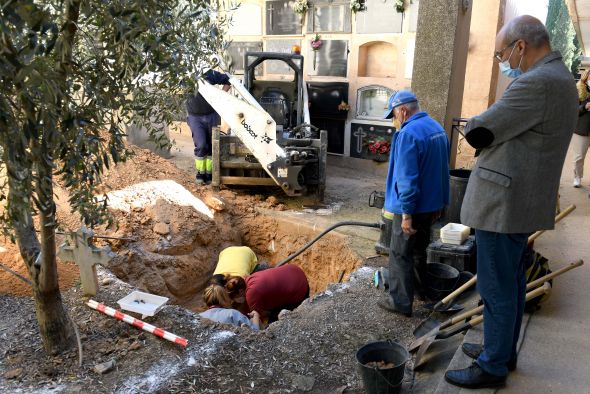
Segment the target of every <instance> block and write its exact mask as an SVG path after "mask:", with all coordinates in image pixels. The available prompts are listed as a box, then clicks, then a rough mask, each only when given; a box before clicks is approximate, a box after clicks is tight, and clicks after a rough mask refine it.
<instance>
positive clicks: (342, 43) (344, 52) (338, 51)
mask: <svg viewBox="0 0 590 394" xmlns="http://www.w3.org/2000/svg"><path fill="white" fill-rule="evenodd" d="M322 42H323V44H322V47H321V48H320V49H319V50H318V51H315V52H314V51H313V50H312V49H311V46H310V48H309V50H308V52H307V56H306V58H305V62H306V63H307V66H306V69H307V73H308V74H309V75H318V76H330V77H346V72H347V70H348V41H346V40H322ZM314 56H315V64H316V66H315V70H314V67H313V63H314Z"/></svg>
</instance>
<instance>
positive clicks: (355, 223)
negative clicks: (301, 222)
mask: <svg viewBox="0 0 590 394" xmlns="http://www.w3.org/2000/svg"><path fill="white" fill-rule="evenodd" d="M341 226H362V227H373V228H381V225H380V224H379V223H365V222H338V223H336V224H334V225H332V226H330V227H328V228H327V229H325V230H324V231H322V233H321V234H320V235H318V236H317V237H315V238H314V239H312V240H311V241H309V242H308V243H307V244H306V245H305V246H303V247H302V248H301V249H299V250H298V251H297V252H295V253H293V254H292V255H291V256H289V257H287V258H286V259H284V260H283V261H281V262H280V263H278V264H277V265H275V267H280V266H281V265H284V264H287V263H288V262H289V261H291V260H293V259H294V258H295V257H297V256H299V255H300V254H301V253H303V252H304V251H305V250H306V249H307V248H309V247H310V246H311V245H313V244H314V243H316V241H317V240H318V239H320V238H322V237H323V236H324V235H326V234H328V233H329V232H330V231H332V230H334V229H335V228H337V227H341Z"/></svg>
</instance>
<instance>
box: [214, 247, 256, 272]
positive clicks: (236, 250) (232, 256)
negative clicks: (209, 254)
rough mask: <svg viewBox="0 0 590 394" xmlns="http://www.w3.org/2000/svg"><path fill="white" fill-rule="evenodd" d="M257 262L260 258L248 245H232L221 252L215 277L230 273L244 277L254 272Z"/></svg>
mask: <svg viewBox="0 0 590 394" xmlns="http://www.w3.org/2000/svg"><path fill="white" fill-rule="evenodd" d="M257 264H258V259H257V258H256V254H254V252H253V251H252V249H250V248H249V247H247V246H230V247H229V248H225V249H223V250H222V251H221V253H219V260H218V261H217V267H216V268H215V271H214V272H213V277H214V278H215V275H224V274H229V275H230V276H239V277H242V278H244V277H246V276H247V275H250V274H251V273H252V272H254V269H255V268H256V265H257Z"/></svg>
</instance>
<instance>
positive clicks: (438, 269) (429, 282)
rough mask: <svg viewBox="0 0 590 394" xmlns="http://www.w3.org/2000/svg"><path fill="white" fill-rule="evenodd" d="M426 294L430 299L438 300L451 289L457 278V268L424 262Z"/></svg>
mask: <svg viewBox="0 0 590 394" xmlns="http://www.w3.org/2000/svg"><path fill="white" fill-rule="evenodd" d="M425 277H426V283H425V287H426V295H427V297H428V298H430V299H431V300H433V301H434V300H436V301H438V300H440V299H442V298H444V297H446V296H447V295H449V294H450V293H451V291H453V289H454V288H455V286H456V285H457V281H458V280H459V270H457V269H456V268H454V267H451V266H450V265H446V264H441V263H429V264H426V275H425Z"/></svg>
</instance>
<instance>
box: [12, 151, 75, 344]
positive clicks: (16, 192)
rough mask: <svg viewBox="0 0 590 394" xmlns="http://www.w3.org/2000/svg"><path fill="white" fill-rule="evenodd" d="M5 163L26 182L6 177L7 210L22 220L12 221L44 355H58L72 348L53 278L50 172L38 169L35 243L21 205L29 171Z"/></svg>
mask: <svg viewBox="0 0 590 394" xmlns="http://www.w3.org/2000/svg"><path fill="white" fill-rule="evenodd" d="M5 158H6V155H5ZM39 161H43V160H39ZM5 163H6V167H7V169H9V170H10V172H12V173H18V174H26V175H23V176H24V177H25V178H26V179H14V178H12V177H8V182H9V183H8V185H9V194H8V200H9V206H10V207H11V208H10V209H17V210H19V211H20V212H19V214H20V215H18V216H17V217H20V218H22V219H21V220H20V221H15V222H14V223H13V225H14V229H15V232H16V238H17V243H18V246H19V250H20V253H21V256H22V258H23V260H24V261H25V264H26V265H27V268H28V269H29V274H30V276H31V282H32V283H33V297H34V299H35V310H36V315H37V320H38V323H39V332H40V334H41V339H42V341H43V347H44V348H45V351H46V352H47V353H48V354H56V353H60V352H62V351H63V350H65V349H67V348H69V347H70V346H71V345H73V343H74V337H73V335H72V334H73V329H72V327H71V324H70V322H69V319H68V317H67V315H66V311H65V309H64V306H63V304H62V300H61V295H60V293H59V285H58V279H57V266H56V259H55V258H56V248H55V230H54V229H55V225H54V224H53V225H52V223H53V222H54V212H55V204H54V203H53V186H52V183H51V182H52V179H51V170H50V171H49V172H48V173H47V168H43V166H39V167H38V174H37V175H38V184H37V196H38V198H39V201H40V204H38V205H39V213H40V217H41V234H42V243H41V244H39V240H38V239H37V235H36V233H35V224H34V222H33V215H32V207H31V206H30V204H23V201H25V200H27V201H32V198H31V195H32V190H30V189H29V188H27V187H26V186H25V185H30V181H31V180H30V178H29V177H30V176H31V175H30V171H27V170H26V169H24V168H23V167H22V166H21V165H19V164H17V163H15V162H12V161H11V160H6V161H5ZM46 166H47V165H46ZM41 174H43V176H41ZM47 184H48V185H49V187H47ZM41 190H43V192H42V193H39V191H41ZM47 193H49V194H47ZM48 196H51V197H50V198H49V201H50V202H49V203H48V202H47V197H48ZM44 200H45V201H44Z"/></svg>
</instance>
